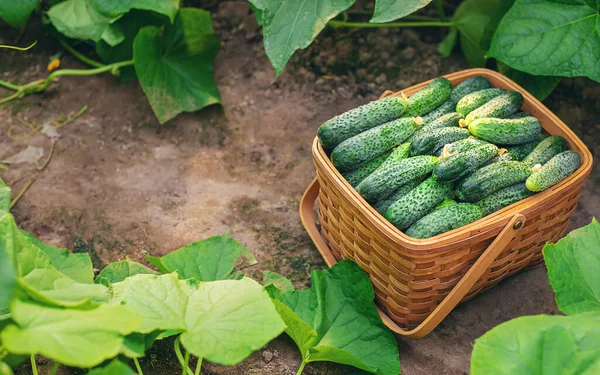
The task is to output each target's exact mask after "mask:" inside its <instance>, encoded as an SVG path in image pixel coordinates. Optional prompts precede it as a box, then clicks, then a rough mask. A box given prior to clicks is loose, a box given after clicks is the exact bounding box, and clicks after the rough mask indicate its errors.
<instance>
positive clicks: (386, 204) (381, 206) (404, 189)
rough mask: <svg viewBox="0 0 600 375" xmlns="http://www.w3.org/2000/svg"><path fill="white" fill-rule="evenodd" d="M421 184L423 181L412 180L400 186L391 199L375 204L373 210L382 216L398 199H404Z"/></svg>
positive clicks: (384, 199) (381, 200)
mask: <svg viewBox="0 0 600 375" xmlns="http://www.w3.org/2000/svg"><path fill="white" fill-rule="evenodd" d="M420 183H421V179H420V178H419V179H416V180H412V181H410V182H408V183H406V184H404V185H402V186H400V187H399V188H398V189H397V190H396V191H394V192H393V193H392V194H391V195H390V196H389V197H387V198H383V199H380V200H378V201H377V202H375V203H374V204H373V208H374V209H375V210H376V211H377V212H379V213H380V214H381V215H383V214H384V213H385V211H387V209H388V208H390V206H391V205H392V204H393V203H394V202H396V201H397V200H398V199H400V198H402V197H403V196H405V195H406V194H408V192H409V191H411V190H412V189H414V188H416V187H417V185H419V184H420Z"/></svg>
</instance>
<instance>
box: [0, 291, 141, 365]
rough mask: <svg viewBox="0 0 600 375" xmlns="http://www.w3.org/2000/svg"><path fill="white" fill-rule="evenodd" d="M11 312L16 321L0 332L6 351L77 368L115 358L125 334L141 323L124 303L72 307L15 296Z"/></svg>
mask: <svg viewBox="0 0 600 375" xmlns="http://www.w3.org/2000/svg"><path fill="white" fill-rule="evenodd" d="M11 314H12V318H13V320H14V321H15V324H11V325H8V326H7V327H6V328H4V330H2V333H1V334H0V338H1V340H2V345H4V347H5V348H6V349H7V350H8V351H9V352H11V353H16V354H41V355H43V356H45V357H48V358H52V359H54V360H55V361H58V362H60V363H62V364H65V365H68V366H76V367H93V366H97V365H98V364H100V363H102V362H103V361H104V360H106V359H109V358H113V357H115V356H116V355H117V354H118V353H119V350H120V348H121V345H122V344H123V339H124V337H125V336H126V335H128V334H130V333H131V332H133V331H134V329H135V328H136V327H137V326H138V324H139V323H140V317H139V316H137V314H135V313H133V312H132V311H130V310H129V309H128V308H126V307H125V306H111V305H100V306H98V307H96V308H94V309H91V310H73V309H63V308H57V307H47V306H43V305H38V304H37V303H33V302H26V301H21V300H18V299H17V300H15V301H14V302H13V304H12V305H11ZM98 343H101V345H98Z"/></svg>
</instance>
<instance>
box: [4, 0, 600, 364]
mask: <svg viewBox="0 0 600 375" xmlns="http://www.w3.org/2000/svg"><path fill="white" fill-rule="evenodd" d="M211 10H212V11H213V12H214V13H215V16H214V22H215V27H216V30H217V33H218V35H219V37H220V39H221V41H222V47H221V51H220V53H219V57H218V60H217V63H216V80H217V82H218V85H219V87H220V90H221V94H222V97H223V102H224V108H220V107H218V106H214V107H211V108H207V109H205V110H203V111H200V112H197V113H187V114H182V115H180V116H178V117H177V118H175V119H174V120H172V121H170V122H169V123H168V124H166V125H163V126H159V125H158V123H157V121H156V120H155V118H154V115H153V113H152V110H151V108H150V106H149V104H148V103H147V101H146V98H145V96H144V94H143V92H142V90H141V88H140V86H139V84H138V83H137V82H128V83H119V82H118V81H117V80H116V79H114V78H113V77H111V76H110V75H103V76H95V77H85V78H83V77H63V78H61V79H60V80H59V81H57V82H55V83H54V84H53V85H52V86H51V88H50V89H49V90H48V91H47V92H45V93H43V94H41V95H36V96H29V97H26V98H24V99H21V100H19V101H13V102H12V103H10V104H8V105H4V106H1V107H0V134H1V135H0V160H3V159H6V158H8V157H10V156H12V155H15V154H17V153H18V152H20V151H22V150H23V149H25V148H26V147H27V146H28V145H34V146H37V147H42V148H43V149H44V157H43V159H42V161H43V160H44V159H45V158H46V157H47V156H48V153H49V149H50V141H49V139H48V138H46V137H45V136H43V135H38V136H35V137H32V138H29V139H25V140H13V139H10V138H9V137H8V136H7V132H8V130H9V127H10V126H11V125H14V126H19V122H18V120H17V117H21V118H23V119H25V120H27V121H29V122H31V123H33V124H42V123H44V122H45V121H48V120H49V119H51V118H53V117H56V116H60V115H68V114H72V113H74V112H76V111H77V110H79V109H80V108H81V107H83V106H84V105H87V106H88V108H89V109H88V110H87V112H85V114H84V115H83V116H81V117H80V118H79V119H77V120H76V121H74V122H73V123H71V124H69V125H67V126H66V127H64V128H62V129H60V130H59V133H60V139H59V140H58V142H57V143H56V148H55V150H54V155H53V157H52V159H51V161H50V163H49V164H48V166H47V167H46V168H45V170H43V171H42V172H36V167H35V164H28V163H21V164H15V165H11V166H10V169H9V170H8V171H1V173H0V176H1V177H2V178H3V179H4V180H5V181H6V182H7V183H9V184H11V185H12V186H13V194H16V192H17V191H19V190H20V188H21V187H22V186H23V185H24V184H25V183H26V182H27V181H28V179H29V178H30V177H31V176H35V182H34V183H33V185H32V186H31V188H30V189H29V190H28V191H27V193H26V194H25V195H24V196H23V198H22V199H21V200H20V201H19V202H18V204H17V205H16V206H15V208H14V209H13V213H14V215H15V217H16V219H17V222H18V224H19V225H20V226H21V227H22V228H24V229H25V230H28V231H30V232H32V233H33V234H34V235H36V236H38V237H39V238H40V239H42V240H43V241H46V242H49V243H52V244H54V245H57V246H62V247H67V248H69V249H71V250H72V251H76V252H88V253H89V254H90V255H91V257H92V259H93V262H94V266H95V268H96V269H98V270H99V269H101V268H102V267H103V266H104V265H106V264H107V263H109V262H113V261H116V260H120V259H123V258H125V257H126V256H128V257H130V258H132V259H133V260H136V261H139V262H144V258H143V256H142V252H148V253H150V254H153V255H164V254H166V253H168V252H170V251H172V250H174V249H177V248H179V247H181V246H184V245H186V244H188V243H190V242H194V241H197V240H200V239H202V238H205V237H208V236H212V235H217V234H222V233H224V232H226V231H230V233H231V235H232V236H233V237H234V238H235V239H237V240H239V241H240V242H242V243H243V244H244V245H245V246H247V248H248V249H249V250H250V251H251V252H252V253H254V255H255V256H256V258H257V259H258V261H259V263H258V264H257V265H256V266H253V267H250V268H248V269H246V270H247V272H248V273H249V274H250V275H251V276H253V277H254V278H256V279H259V280H260V279H261V278H262V272H263V271H264V270H273V271H276V272H279V273H281V274H283V275H285V276H287V277H289V278H291V279H292V280H293V281H294V283H295V285H296V286H297V287H300V288H304V287H308V286H309V282H310V273H311V271H313V270H316V269H322V268H325V267H326V266H325V264H324V262H323V261H322V259H321V258H320V256H319V253H318V252H317V251H316V249H315V248H314V246H313V245H312V242H311V240H310V238H309V237H308V235H307V234H306V233H305V231H304V228H303V227H302V225H301V223H300V220H299V217H298V213H297V211H298V203H299V199H300V197H301V195H302V193H303V191H304V189H305V188H306V187H307V185H308V183H309V182H310V181H311V179H312V178H313V177H314V174H315V170H314V166H313V164H312V160H311V151H310V148H311V142H312V140H313V138H314V136H315V134H316V130H317V128H318V126H319V125H320V124H321V123H322V122H324V121H325V120H327V119H328V118H331V117H332V116H334V115H336V114H338V113H341V112H343V111H345V110H348V109H350V108H353V107H355V106H358V105H360V104H363V103H365V102H367V101H369V100H372V99H374V98H376V97H377V96H378V95H379V94H380V93H381V92H382V91H384V90H385V89H392V90H400V89H402V88H404V87H407V86H409V85H412V84H415V83H418V82H421V81H423V80H426V79H430V78H433V77H436V76H439V75H442V74H445V73H450V72H453V71H456V70H459V69H464V68H466V67H467V66H466V63H465V61H464V60H463V58H462V56H460V54H459V53H458V51H457V52H456V53H455V55H453V56H451V57H450V58H447V59H443V58H442V57H440V56H439V55H438V54H437V52H436V46H437V43H438V42H439V41H440V40H441V38H442V37H443V34H442V31H440V30H437V29H423V30H411V29H405V30H386V29H379V30H360V31H353V30H339V31H337V30H326V31H325V32H324V33H322V35H321V36H319V38H318V39H317V40H316V42H315V43H314V44H313V45H312V46H310V47H309V48H308V49H307V50H304V51H300V52H298V53H297V54H296V55H295V56H294V57H293V58H292V60H291V61H290V63H289V65H288V67H287V68H286V70H285V71H284V73H283V74H282V75H281V76H280V77H278V78H276V77H275V75H274V72H273V69H272V67H271V66H270V64H269V62H268V60H267V58H266V56H265V54H264V50H263V47H262V38H261V34H260V30H259V29H258V28H257V27H256V23H255V20H254V18H253V15H252V14H251V13H250V11H249V8H248V7H247V6H246V5H244V4H241V3H227V2H225V3H221V4H219V5H214V6H213V7H212V9H211ZM2 36H3V37H4V38H5V39H3V40H2V41H3V42H14V41H15V39H16V34H14V33H10V32H8V31H6V32H5V31H2ZM35 39H39V43H38V46H37V47H36V48H34V49H33V50H31V51H30V52H5V51H2V55H1V57H0V74H1V78H2V79H5V80H10V81H19V82H27V81H30V80H32V79H34V78H36V77H40V76H42V75H43V74H44V71H45V67H46V64H47V63H48V59H49V57H50V56H51V55H53V54H55V53H56V52H58V51H60V47H59V46H58V45H56V44H55V43H54V42H53V41H52V40H51V39H50V38H49V37H48V36H44V35H43V33H40V32H39V31H37V32H36V30H27V31H26V32H25V34H24V35H23V36H22V37H21V40H20V43H21V44H27V42H29V41H32V40H35ZM62 66H63V67H72V68H83V65H81V64H80V63H79V62H78V61H77V60H75V59H74V58H73V57H71V56H69V55H65V56H64V57H63V58H62ZM545 103H546V105H547V106H548V107H550V109H552V110H553V111H555V113H557V114H558V116H559V117H561V118H562V119H563V120H564V121H565V122H566V123H567V124H569V126H571V127H572V129H573V130H574V131H575V132H576V133H577V134H578V135H579V136H580V137H581V138H582V139H583V141H584V142H585V143H586V144H587V145H588V147H590V149H591V150H592V152H593V154H594V157H595V158H598V157H599V156H600V122H599V120H598V119H600V86H599V85H598V84H597V83H594V82H592V81H590V80H587V79H582V78H578V79H564V80H563V81H562V83H561V84H560V86H559V87H558V89H557V90H556V91H555V92H554V93H553V94H552V95H551V96H550V97H549V98H548V99H547V100H546V101H545ZM21 131H23V128H21ZM15 132H18V130H15ZM599 186H600V168H599V167H598V166H595V167H594V170H593V173H592V176H591V177H590V179H589V181H588V182H587V183H586V185H585V187H584V188H583V190H582V192H581V200H580V204H579V207H578V209H577V211H576V212H575V214H574V215H573V218H572V220H571V224H570V226H569V230H572V229H574V228H577V227H580V226H582V225H585V224H587V223H589V222H590V220H591V218H592V216H593V215H596V216H598V215H599V214H600V196H599V195H598V193H597V191H598V188H599ZM557 313H558V310H557V308H556V305H555V301H554V294H553V292H552V290H551V288H550V286H549V284H548V279H547V276H546V271H545V269H544V268H543V267H541V268H537V269H535V270H531V271H526V272H522V273H520V274H518V275H516V276H513V277H511V278H509V279H507V280H505V281H503V282H502V283H501V284H500V285H498V286H497V287H496V288H494V289H492V290H490V291H488V292H485V293H483V294H482V295H480V296H478V297H476V298H474V299H472V300H471V301H469V302H467V303H465V304H462V305H461V306H459V307H458V308H457V309H456V310H455V311H454V312H452V313H451V314H450V315H449V316H448V318H447V319H446V320H445V321H444V322H443V323H442V324H441V325H440V326H439V327H438V328H437V329H436V330H435V331H434V332H433V333H432V334H430V335H429V336H427V337H426V338H423V339H420V340H413V339H406V338H402V337H398V345H399V349H400V356H401V362H402V371H403V373H404V374H407V375H429V374H453V375H454V374H466V373H468V371H469V358H470V355H471V350H472V346H473V341H474V340H475V339H476V338H477V337H479V336H481V335H482V334H483V333H485V332H486V331H488V330H489V329H491V328H493V327H494V326H496V325H498V324H500V323H502V322H505V321H507V320H510V319H512V318H515V317H518V316H522V315H534V314H557ZM171 344H172V342H168V341H167V342H162V343H160V344H159V345H156V346H155V348H154V349H152V350H151V352H150V353H149V355H148V356H147V357H146V358H145V359H144V360H143V361H142V367H143V369H144V371H145V373H147V374H177V373H179V372H180V369H179V366H178V364H177V361H176V359H175V357H174V355H173V354H170V353H172V350H171V348H172V346H171ZM299 363H300V356H299V354H298V352H297V350H296V348H295V346H294V343H293V342H292V341H291V340H290V339H289V338H288V337H286V336H285V335H282V337H280V338H278V339H276V340H274V341H273V342H272V343H270V344H269V345H268V346H267V347H266V348H264V349H262V350H259V351H257V352H256V353H255V354H253V355H252V356H251V357H250V358H249V359H248V360H246V361H244V362H243V363H242V364H240V365H238V366H235V367H222V366H217V365H212V364H209V363H207V364H206V365H205V366H204V367H203V371H202V373H203V374H205V375H208V374H219V375H226V374H227V375H233V374H249V375H250V374H256V375H258V374H262V375H275V374H277V375H281V374H285V375H287V374H295V373H296V370H297V368H298V366H299ZM49 365H50V363H46V364H43V363H41V368H42V372H41V373H45V372H46V371H48V369H49ZM61 371H62V373H63V374H66V373H80V372H79V371H76V370H64V369H63V370H61ZM20 372H21V373H29V372H30V370H29V369H28V367H27V366H23V367H22V368H21V369H20ZM352 373H356V371H354V370H353V369H351V368H348V367H345V366H339V365H335V364H329V363H322V364H311V365H309V366H308V367H307V369H306V370H305V374H307V375H313V374H320V375H325V374H327V375H342V374H352Z"/></svg>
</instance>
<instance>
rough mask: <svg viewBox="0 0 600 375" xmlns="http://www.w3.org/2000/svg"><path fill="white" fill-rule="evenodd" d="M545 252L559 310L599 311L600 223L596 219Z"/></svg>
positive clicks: (575, 312)
mask: <svg viewBox="0 0 600 375" xmlns="http://www.w3.org/2000/svg"><path fill="white" fill-rule="evenodd" d="M543 252H544V260H545V261H546V266H547V268H548V277H549V278H550V283H551V284H552V288H553V289H554V291H555V292H556V303H557V305H558V308H559V309H560V311H562V312H563V313H565V314H567V315H575V314H580V313H584V312H588V311H596V312H600V273H599V272H598V271H599V270H600V223H598V221H596V219H593V220H592V222H591V223H590V224H588V225H586V226H585V227H583V228H579V229H576V230H574V231H572V232H571V233H569V235H568V236H567V237H565V238H563V239H561V240H560V241H558V242H557V243H556V244H548V245H546V246H544V250H543Z"/></svg>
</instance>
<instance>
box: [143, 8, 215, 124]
mask: <svg viewBox="0 0 600 375" xmlns="http://www.w3.org/2000/svg"><path fill="white" fill-rule="evenodd" d="M218 50H219V40H218V39H217V37H216V36H215V33H214V31H213V29H212V25H211V20H210V13H208V12H207V11H204V10H200V9H191V8H183V9H182V10H181V12H180V13H179V14H178V15H177V18H176V19H175V23H174V24H173V25H167V26H165V27H163V28H158V27H152V26H149V27H144V28H143V29H141V30H140V32H139V33H138V35H137V36H136V38H135V41H134V43H133V57H134V60H135V71H136V73H137V76H138V79H139V80H140V84H141V85H142V89H143V90H144V93H145V94H146V96H147V97H148V100H149V101H150V105H151V106H152V110H153V111H154V113H155V114H156V117H158V121H159V122H160V123H161V124H163V123H165V122H167V121H168V120H170V119H172V118H173V117H175V116H177V115H178V114H179V113H181V112H193V111H196V110H199V109H201V108H204V107H206V106H208V105H211V104H217V103H220V102H221V96H220V94H219V89H218V88H217V86H216V85H215V81H214V75H213V64H214V62H215V58H216V56H217V52H218Z"/></svg>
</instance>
